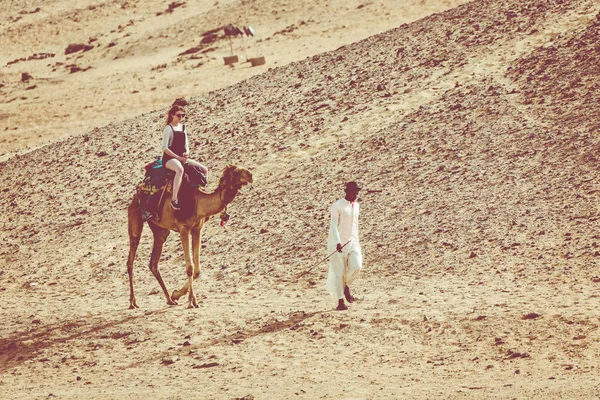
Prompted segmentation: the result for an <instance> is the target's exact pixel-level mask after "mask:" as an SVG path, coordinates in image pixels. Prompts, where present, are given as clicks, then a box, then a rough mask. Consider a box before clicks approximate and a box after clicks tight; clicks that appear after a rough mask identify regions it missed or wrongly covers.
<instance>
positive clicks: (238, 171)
mask: <svg viewBox="0 0 600 400" xmlns="http://www.w3.org/2000/svg"><path fill="white" fill-rule="evenodd" d="M249 183H252V173H251V172H250V171H248V170H247V169H246V168H242V167H236V166H235V165H228V166H227V167H225V171H223V177H222V178H221V183H220V185H221V184H224V185H227V187H228V188H230V189H235V190H240V188H241V187H242V186H245V185H247V184H249Z"/></svg>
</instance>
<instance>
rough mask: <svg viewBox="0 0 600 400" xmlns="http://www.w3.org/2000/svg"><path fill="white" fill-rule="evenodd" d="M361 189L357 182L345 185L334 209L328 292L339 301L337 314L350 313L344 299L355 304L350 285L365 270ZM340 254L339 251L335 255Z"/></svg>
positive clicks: (328, 242)
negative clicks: (360, 221) (360, 227)
mask: <svg viewBox="0 0 600 400" xmlns="http://www.w3.org/2000/svg"><path fill="white" fill-rule="evenodd" d="M359 191H360V187H359V185H358V184H357V183H356V182H348V183H346V188H345V192H346V196H345V197H344V198H343V199H339V200H338V201H336V202H335V203H333V205H332V206H331V225H330V227H329V238H328V240H327V249H328V252H330V253H331V252H334V253H333V254H332V255H331V257H330V258H329V275H328V276H327V284H326V285H325V288H326V289H327V291H328V292H329V293H331V295H332V296H333V297H334V298H335V299H336V300H338V305H337V310H347V309H348V307H347V306H346V304H345V303H344V298H345V299H346V301H348V302H349V303H352V302H353V301H354V297H352V294H351V293H350V287H349V285H350V284H351V283H352V282H353V281H354V280H355V279H356V277H357V276H358V273H359V271H360V270H361V268H362V252H361V250H360V243H359V241H358V214H359V204H358V202H357V201H356V198H357V196H358V192H359ZM336 250H337V251H336Z"/></svg>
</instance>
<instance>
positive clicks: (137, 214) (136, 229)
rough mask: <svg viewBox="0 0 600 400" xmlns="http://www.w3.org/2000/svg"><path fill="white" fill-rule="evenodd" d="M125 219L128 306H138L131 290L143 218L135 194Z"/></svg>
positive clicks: (131, 307) (132, 307)
mask: <svg viewBox="0 0 600 400" xmlns="http://www.w3.org/2000/svg"><path fill="white" fill-rule="evenodd" d="M127 219H128V226H129V258H128V259H127V275H129V308H130V309H134V308H139V307H138V305H137V303H136V301H135V294H134V292H133V262H134V260H135V254H136V252H137V248H138V245H139V244H140V238H141V236H142V229H143V228H144V220H143V219H142V211H141V210H140V208H139V207H138V197H137V195H135V196H134V197H133V200H132V201H131V204H129V208H128V209H127Z"/></svg>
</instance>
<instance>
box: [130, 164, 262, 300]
mask: <svg viewBox="0 0 600 400" xmlns="http://www.w3.org/2000/svg"><path fill="white" fill-rule="evenodd" d="M249 183H252V173H250V171H248V170H247V169H245V168H241V167H236V166H233V165H229V166H227V167H226V168H225V170H224V171H223V176H222V177H221V179H220V181H219V185H218V186H217V188H216V189H215V190H214V191H213V192H212V193H207V192H205V191H203V190H201V189H194V190H193V192H192V193H191V194H190V196H187V197H188V201H187V202H184V200H185V198H186V196H185V194H184V192H182V191H183V190H185V189H184V186H186V185H182V187H181V189H180V193H181V194H180V199H181V200H182V203H181V204H182V210H181V211H175V210H173V208H172V207H171V205H170V202H171V196H170V193H166V194H165V199H164V200H163V201H162V205H161V212H160V213H159V214H158V215H159V216H160V219H157V217H153V218H151V219H150V220H148V225H149V226H150V229H151V230H152V233H153V234H154V245H153V248H152V255H151V257H150V271H152V274H153V275H154V277H155V278H156V279H157V280H158V283H159V284H160V287H161V288H162V290H163V292H164V294H165V296H166V298H167V304H169V305H176V304H177V300H178V299H179V298H180V297H182V296H183V295H185V294H186V293H188V292H189V295H188V308H192V307H195V308H198V301H197V300H196V296H195V294H194V290H193V286H192V284H193V282H194V279H198V277H199V276H200V263H199V253H200V240H201V235H202V228H203V227H204V223H205V222H206V221H208V219H209V217H211V216H212V215H216V214H219V213H220V212H222V211H224V210H225V208H226V207H227V205H228V204H229V203H231V202H232V201H233V199H234V198H235V196H236V195H237V194H238V191H239V190H240V188H241V187H242V186H244V185H247V184H249ZM138 197H139V192H137V193H136V194H135V195H134V197H133V200H132V201H131V204H130V205H129V208H128V220H129V259H128V260H127V274H128V275H129V308H130V309H134V308H139V307H138V305H137V302H136V300H135V294H134V291H133V262H134V260H135V254H136V251H137V247H138V245H139V243H140V237H141V235H142V229H143V227H144V222H143V217H142V211H141V209H140V207H139V201H138ZM185 210H187V212H186V213H185V214H183V215H182V214H181V213H182V212H185ZM171 231H175V232H179V236H180V238H181V244H182V247H183V254H184V257H185V265H186V273H187V276H188V278H187V281H186V283H185V284H184V286H183V287H182V288H181V289H180V290H174V291H173V293H172V294H169V291H168V290H167V288H166V286H165V283H164V282H163V280H162V278H161V276H160V272H159V270H158V261H159V260H160V255H161V253H162V249H163V244H164V243H165V240H167V237H168V236H169V234H170V233H171ZM190 237H191V243H192V248H191V253H190ZM192 255H193V256H192Z"/></svg>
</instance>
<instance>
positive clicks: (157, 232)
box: [148, 221, 177, 306]
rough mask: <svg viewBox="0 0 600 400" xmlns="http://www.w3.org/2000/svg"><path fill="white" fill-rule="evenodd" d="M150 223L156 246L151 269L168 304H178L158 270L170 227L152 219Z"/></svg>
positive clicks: (151, 260)
mask: <svg viewBox="0 0 600 400" xmlns="http://www.w3.org/2000/svg"><path fill="white" fill-rule="evenodd" d="M148 225H150V229H152V233H153V234H154V246H153V247H152V256H151V257H150V271H152V274H153V275H154V277H155V278H156V280H157V281H158V284H159V285H160V287H161V288H162V290H163V292H164V294H165V297H166V298H167V304H169V305H171V306H174V305H177V302H175V301H173V299H172V298H171V295H170V294H169V291H168V290H167V287H166V286H165V282H164V281H163V279H162V277H161V276H160V271H159V270H158V261H159V260H160V255H161V254H162V250H163V245H164V244H165V240H167V237H169V233H171V232H170V231H169V230H168V229H165V228H161V227H160V226H158V225H155V224H153V223H152V221H149V222H148Z"/></svg>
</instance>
